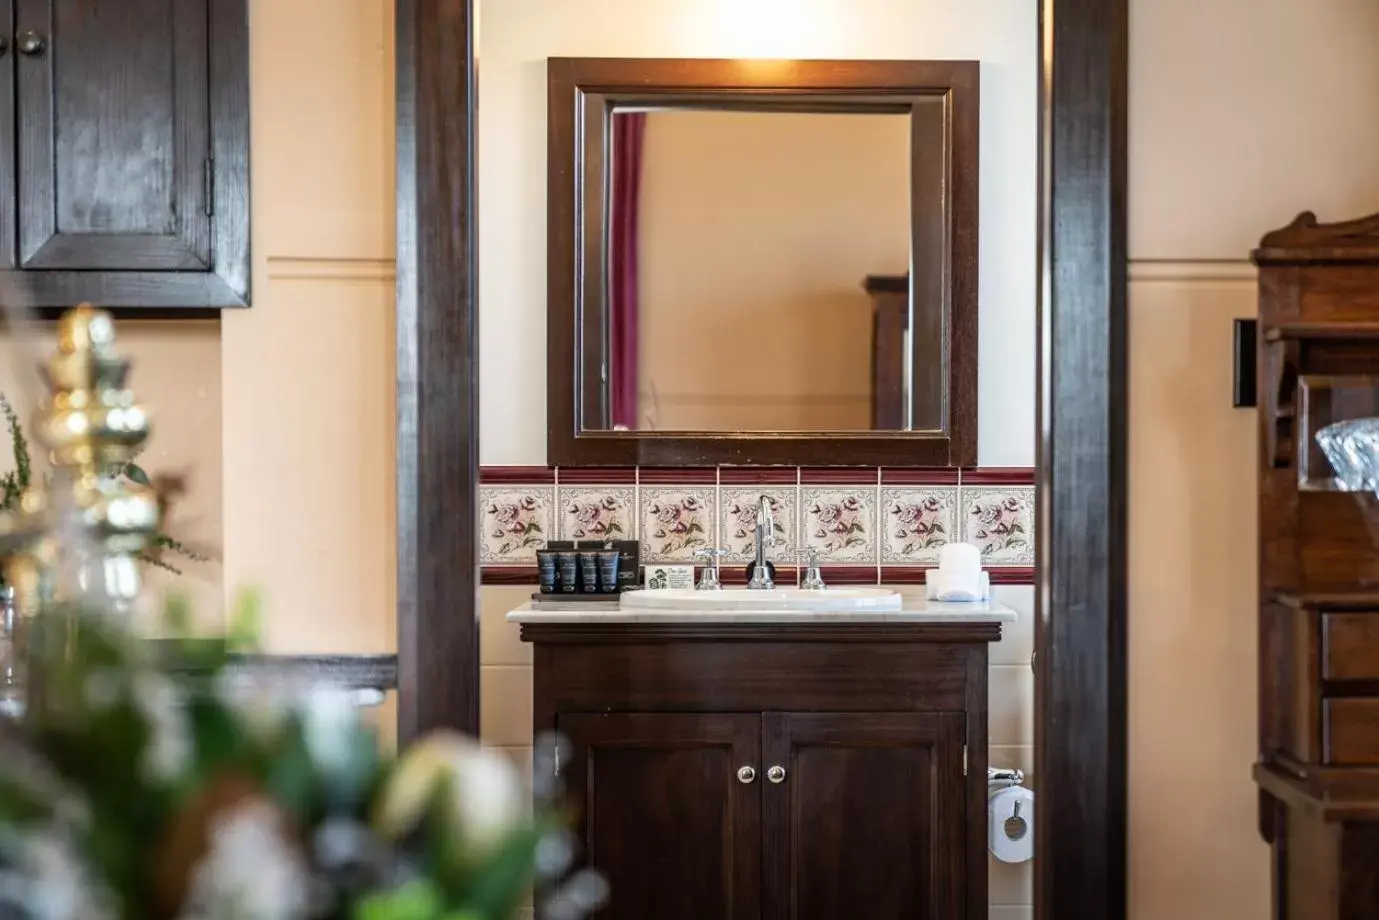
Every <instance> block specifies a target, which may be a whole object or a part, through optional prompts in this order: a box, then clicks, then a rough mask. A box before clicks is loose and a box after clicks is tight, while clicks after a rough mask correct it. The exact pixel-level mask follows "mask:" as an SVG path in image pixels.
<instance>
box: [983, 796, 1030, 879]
mask: <svg viewBox="0 0 1379 920" xmlns="http://www.w3.org/2000/svg"><path fill="white" fill-rule="evenodd" d="M986 813H987V819H988V821H989V825H988V828H987V847H988V848H989V849H990V850H991V855H992V856H995V857H996V858H997V859H999V860H1000V861H1001V862H1008V863H1022V862H1025V861H1026V860H1029V859H1031V858H1033V857H1034V793H1033V792H1030V791H1029V790H1028V789H1026V788H1025V787H1024V786H1007V787H1006V788H1005V789H999V790H997V791H996V792H993V793H992V794H991V795H990V797H989V798H988V800H987V808H986Z"/></svg>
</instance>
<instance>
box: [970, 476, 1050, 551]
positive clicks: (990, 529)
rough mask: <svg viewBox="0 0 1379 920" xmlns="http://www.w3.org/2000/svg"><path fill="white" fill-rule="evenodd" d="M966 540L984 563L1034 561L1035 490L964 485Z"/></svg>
mask: <svg viewBox="0 0 1379 920" xmlns="http://www.w3.org/2000/svg"><path fill="white" fill-rule="evenodd" d="M962 503H963V511H964V516H965V521H964V526H965V527H966V531H965V534H964V542H966V543H971V544H972V545H973V546H975V547H977V549H979V550H980V551H981V554H982V562H983V564H985V565H1033V564H1034V489H1033V488H995V489H976V488H964V489H963V492H962Z"/></svg>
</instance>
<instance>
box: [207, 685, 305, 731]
mask: <svg viewBox="0 0 1379 920" xmlns="http://www.w3.org/2000/svg"><path fill="white" fill-rule="evenodd" d="M214 693H215V696H216V699H217V700H218V701H219V702H220V704H221V705H222V706H224V707H225V708H226V709H228V710H229V711H230V712H232V713H234V714H235V715H236V716H237V717H238V719H239V721H240V723H241V724H242V725H243V726H244V727H245V729H246V730H247V731H248V732H249V734H250V735H251V736H252V737H253V738H255V739H257V740H259V741H267V740H270V739H272V738H275V737H277V735H278V732H279V731H281V730H282V727H283V724H284V723H285V722H286V721H287V713H288V707H287V704H286V702H285V700H284V695H283V694H282V693H280V692H276V690H275V688H273V687H271V686H268V685H267V683H266V682H265V681H262V680H255V679H254V677H253V676H252V675H249V674H242V673H236V672H235V671H232V670H226V671H222V672H220V674H218V675H217V676H216V679H215V686H214Z"/></svg>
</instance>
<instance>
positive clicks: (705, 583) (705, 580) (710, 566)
mask: <svg viewBox="0 0 1379 920" xmlns="http://www.w3.org/2000/svg"><path fill="white" fill-rule="evenodd" d="M694 555H695V557H696V558H702V559H703V560H704V572H703V574H701V575H700V576H699V584H697V585H695V586H694V588H695V590H696V591H721V590H723V582H722V581H720V580H719V577H718V564H719V560H721V559H722V558H723V557H724V556H726V555H728V551H727V550H726V549H719V548H717V547H714V548H712V549H697V550H695V551H694Z"/></svg>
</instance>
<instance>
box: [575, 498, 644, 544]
mask: <svg viewBox="0 0 1379 920" xmlns="http://www.w3.org/2000/svg"><path fill="white" fill-rule="evenodd" d="M559 498H560V515H559V531H560V539H562V540H633V539H636V536H637V490H636V489H635V488H633V487H632V486H569V487H566V486H561V487H560V492H559Z"/></svg>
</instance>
